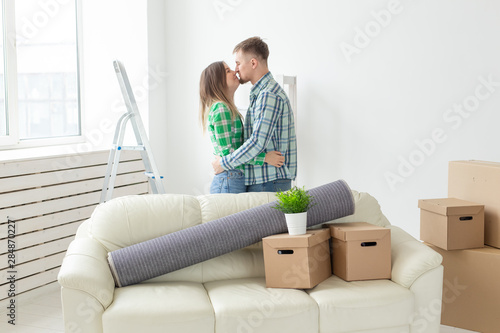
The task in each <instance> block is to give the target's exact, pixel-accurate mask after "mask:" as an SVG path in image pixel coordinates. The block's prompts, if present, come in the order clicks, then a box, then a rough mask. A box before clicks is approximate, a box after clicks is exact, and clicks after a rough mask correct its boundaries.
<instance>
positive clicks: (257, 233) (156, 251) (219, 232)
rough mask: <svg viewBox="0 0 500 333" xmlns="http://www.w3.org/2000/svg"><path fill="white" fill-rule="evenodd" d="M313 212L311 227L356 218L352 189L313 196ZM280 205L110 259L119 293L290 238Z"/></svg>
mask: <svg viewBox="0 0 500 333" xmlns="http://www.w3.org/2000/svg"><path fill="white" fill-rule="evenodd" d="M309 194H311V195H312V196H314V202H315V203H316V205H315V206H313V207H312V208H310V209H309V210H308V212H307V226H308V227H310V226H313V225H316V224H320V223H324V222H328V221H331V220H335V219H337V218H341V217H344V216H347V215H352V214H353V213H354V199H353V197H352V192H351V190H350V188H349V186H348V185H347V184H346V182H345V181H343V180H338V181H335V182H332V183H329V184H325V185H322V186H319V187H316V188H313V189H311V190H309ZM275 205H276V202H271V203H268V204H265V205H262V206H258V207H254V208H251V209H248V210H245V211H242V212H238V213H236V214H232V215H229V216H226V217H223V218H220V219H217V220H214V221H210V222H207V223H203V224H200V225H197V226H194V227H191V228H187V229H183V230H179V231H176V232H173V233H170V234H168V235H164V236H161V237H158V238H155V239H151V240H148V241H145V242H142V243H138V244H134V245H131V246H128V247H124V248H122V249H119V250H116V251H112V252H110V253H109V254H108V262H109V265H110V268H111V272H112V273H113V277H114V279H115V283H116V285H117V286H118V287H125V286H128V285H131V284H135V283H139V282H141V281H145V280H148V279H151V278H154V277H157V276H160V275H163V274H167V273H170V272H173V271H176V270H178V269H181V268H184V267H188V266H191V265H194V264H197V263H200V262H202V261H205V260H208V259H212V258H215V257H218V256H220V255H223V254H226V253H229V252H231V251H234V250H238V249H241V248H244V247H246V246H249V245H252V244H254V243H257V242H259V241H261V240H262V238H263V237H267V236H270V235H274V234H279V233H284V232H287V226H286V221H285V216H284V214H283V213H282V212H280V211H278V210H276V209H274V208H272V207H273V206H275Z"/></svg>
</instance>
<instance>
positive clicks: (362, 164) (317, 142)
mask: <svg viewBox="0 0 500 333" xmlns="http://www.w3.org/2000/svg"><path fill="white" fill-rule="evenodd" d="M149 3H150V6H152V7H150V10H149V20H150V24H149V36H150V42H151V40H152V39H154V40H156V41H161V40H163V42H164V44H163V45H160V46H153V45H151V44H150V45H149V50H150V59H149V60H150V61H152V59H151V57H152V56H154V58H155V61H156V62H157V63H158V62H161V61H162V64H163V65H164V66H166V67H165V71H166V72H168V77H167V78H166V80H165V82H164V85H163V86H162V87H161V89H156V90H154V91H151V92H150V98H151V99H157V100H158V101H160V102H159V103H160V104H159V105H160V106H161V108H155V105H151V109H150V125H151V127H150V131H151V138H153V139H154V142H153V144H154V148H155V154H156V156H157V159H158V160H159V161H160V163H159V164H160V166H161V170H162V172H163V174H164V175H165V176H166V182H165V185H166V188H167V191H168V192H174V193H191V194H200V193H207V192H208V185H209V183H210V180H211V175H210V159H211V156H210V152H209V146H208V145H207V144H206V141H204V140H205V139H203V137H202V135H201V134H200V128H199V126H198V123H197V112H198V84H199V76H200V73H201V71H202V70H203V69H204V68H205V67H206V66H207V65H208V64H210V63H211V62H212V61H216V60H220V59H224V60H226V61H228V64H230V66H234V61H233V57H232V49H233V47H234V45H236V44H237V43H238V42H240V41H241V40H243V39H245V38H247V37H250V36H255V35H257V36H261V37H263V38H265V40H266V42H267V43H268V45H269V47H270V51H271V55H270V58H269V64H270V69H271V71H272V72H273V73H274V74H287V75H297V78H298V79H297V80H298V110H297V111H298V118H299V120H298V138H299V176H298V185H300V186H302V185H304V186H305V187H306V188H311V187H314V186H318V185H321V184H323V183H327V182H331V181H334V180H337V179H340V178H342V179H345V180H346V181H347V182H348V183H349V184H350V186H351V187H352V188H353V189H356V190H359V191H366V192H369V193H371V194H372V195H374V196H375V197H376V198H377V199H378V200H379V202H380V204H381V206H382V209H383V211H384V213H385V214H386V215H387V217H388V218H389V220H390V221H391V222H392V223H393V224H396V225H399V226H402V227H404V228H405V229H406V230H408V231H409V232H410V233H412V234H413V235H414V236H415V237H418V235H419V211H418V208H417V200H418V199H419V198H435V197H446V195H447V163H448V161H450V160H457V159H482V160H491V161H500V151H499V149H498V148H497V144H498V142H499V141H500V131H498V129H497V127H498V124H499V123H500V113H499V112H498V111H499V109H500V84H499V83H500V65H499V64H500V62H499V59H500V43H499V42H498V36H499V34H500V20H498V17H500V2H493V1H487V0H480V1H467V0H453V1H452V0H440V1H430V0H421V1H410V0H401V1H389V0H362V1H349V0H342V1H329V0H310V1H301V0H274V1H264V0H252V1H249V0H239V1H238V0H236V1H235V0H220V1H218V0H216V1H214V0H206V1H200V0H196V1H195V0H186V1H177V0H168V1H166V2H163V3H162V2H161V1H158V0H155V1H152V0H151V1H150V2H149ZM151 8H156V9H158V10H151ZM377 17H378V21H377ZM162 21H163V24H158V22H162ZM151 22H156V23H155V24H152V23H151ZM378 22H380V23H378ZM366 29H367V30H368V32H367V33H368V36H366V35H365V34H366V33H362V32H361V33H360V31H363V30H365V31H366ZM370 35H371V36H370ZM342 48H344V51H342ZM345 50H347V51H345ZM152 52H153V53H155V54H153V55H152V54H151V53H152ZM157 52H159V53H157ZM481 78H482V79H481ZM488 78H489V79H488ZM481 80H486V81H488V80H492V81H494V83H493V84H489V85H485V84H483V83H482V81H481ZM242 88H245V89H241V88H240V92H239V95H238V96H237V101H238V103H239V104H244V103H245V101H246V94H248V87H242ZM488 89H489V90H488ZM476 95H477V96H478V97H476ZM464 103H465V104H467V105H466V106H465V107H464V106H461V108H462V109H463V110H464V111H462V114H463V116H461V115H459V113H456V112H454V111H453V108H454V105H458V106H459V107H460V105H462V104H464ZM475 103H477V104H475ZM467 109H468V110H472V111H470V112H469V111H467ZM433 133H434V134H433ZM433 137H434V139H435V140H436V141H438V142H437V143H431V142H430V140H431V139H432V138H433ZM152 141H153V140H152ZM419 146H420V147H421V148H419ZM409 160H411V162H408V161H409ZM402 161H406V162H402ZM408 163H413V164H415V165H416V166H412V165H409V164H408ZM407 164H408V165H407ZM388 173H390V174H389V177H390V180H391V181H388V179H387V177H388ZM391 182H392V183H391Z"/></svg>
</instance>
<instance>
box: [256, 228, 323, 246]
mask: <svg viewBox="0 0 500 333" xmlns="http://www.w3.org/2000/svg"><path fill="white" fill-rule="evenodd" d="M328 239H330V230H329V229H314V230H307V231H306V234H304V235H296V236H292V235H289V234H287V233H286V234H279V235H273V236H268V237H264V238H262V241H263V242H265V243H266V244H268V245H269V246H271V247H273V248H283V247H311V246H314V245H316V244H319V243H322V242H325V241H327V240H328Z"/></svg>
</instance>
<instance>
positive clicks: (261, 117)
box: [221, 72, 297, 185]
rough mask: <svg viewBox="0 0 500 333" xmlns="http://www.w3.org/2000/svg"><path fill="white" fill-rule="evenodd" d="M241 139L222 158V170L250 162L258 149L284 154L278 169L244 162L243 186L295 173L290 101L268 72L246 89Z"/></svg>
mask: <svg viewBox="0 0 500 333" xmlns="http://www.w3.org/2000/svg"><path fill="white" fill-rule="evenodd" d="M244 137H245V142H244V143H243V145H242V146H241V147H240V148H238V149H237V150H235V151H234V152H233V153H231V154H229V155H226V156H224V157H222V159H221V166H222V168H223V169H225V170H230V169H234V168H235V167H237V166H239V165H242V164H245V163H247V162H249V161H251V160H252V159H253V158H255V156H257V155H259V154H260V153H261V152H266V153H267V152H269V151H274V150H277V151H279V152H281V153H282V154H283V155H284V156H285V164H284V165H283V166H282V167H281V168H276V167H274V166H272V165H269V164H267V163H264V165H250V164H246V165H245V183H246V185H254V184H262V183H266V182H269V181H273V180H276V179H291V180H294V179H295V177H296V175H297V141H296V137H295V123H294V119H293V111H292V108H291V106H290V101H289V100H288V96H287V95H286V93H285V91H284V90H283V88H282V87H281V86H280V85H279V84H278V83H277V82H276V81H275V80H274V78H273V76H272V75H271V72H268V73H267V74H266V75H264V76H263V77H262V78H261V79H260V80H259V81H257V83H256V84H255V85H254V86H253V87H252V90H251V91H250V106H249V108H248V111H247V114H246V117H245V131H244Z"/></svg>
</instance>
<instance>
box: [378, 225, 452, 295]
mask: <svg viewBox="0 0 500 333" xmlns="http://www.w3.org/2000/svg"><path fill="white" fill-rule="evenodd" d="M388 228H389V229H391V257H392V277H391V280H392V281H394V282H396V283H397V284H399V285H401V286H403V287H405V288H410V287H411V286H412V284H413V283H414V282H415V281H416V280H417V279H418V278H419V277H420V276H422V275H423V274H424V273H426V272H428V271H430V270H432V269H434V268H436V267H438V266H440V265H441V262H442V261H443V257H442V256H441V255H440V254H439V253H437V252H436V251H434V250H432V249H431V248H429V247H428V246H426V245H425V244H423V243H421V242H419V241H418V240H416V239H415V238H413V237H412V236H410V235H409V234H408V233H407V232H406V231H404V230H403V229H401V228H399V227H396V226H392V225H391V226H388Z"/></svg>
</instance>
